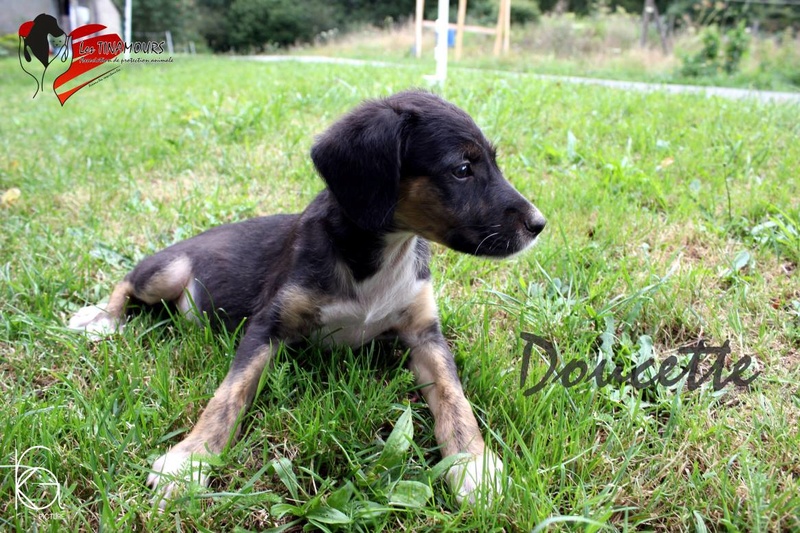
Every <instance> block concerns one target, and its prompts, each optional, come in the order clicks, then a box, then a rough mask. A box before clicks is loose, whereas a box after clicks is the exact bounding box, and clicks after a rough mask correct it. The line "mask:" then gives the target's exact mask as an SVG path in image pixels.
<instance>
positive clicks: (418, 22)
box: [414, 0, 425, 59]
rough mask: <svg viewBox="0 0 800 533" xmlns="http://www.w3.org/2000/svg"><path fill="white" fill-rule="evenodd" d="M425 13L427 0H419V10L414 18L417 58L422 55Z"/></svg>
mask: <svg viewBox="0 0 800 533" xmlns="http://www.w3.org/2000/svg"><path fill="white" fill-rule="evenodd" d="M424 15H425V0H417V12H416V17H415V18H414V52H415V53H416V54H417V59H419V58H420V57H422V17H423V16H424Z"/></svg>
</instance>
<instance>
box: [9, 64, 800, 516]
mask: <svg viewBox="0 0 800 533" xmlns="http://www.w3.org/2000/svg"><path fill="white" fill-rule="evenodd" d="M427 73H428V72H427V71H425V70H421V69H420V68H419V67H416V66H401V67H396V68H380V67H353V66H335V65H312V64H292V63H280V64H262V63H255V62H248V61H242V60H233V59H230V58H197V59H188V58H184V57H176V59H175V61H174V62H173V63H171V64H161V65H155V64H142V65H133V64H130V65H124V67H123V69H122V71H121V72H120V73H119V74H117V75H115V76H112V77H111V78H110V79H108V80H107V81H104V82H102V83H99V84H97V85H95V86H92V87H89V88H87V89H84V90H83V91H81V92H79V93H77V94H76V95H75V96H73V97H72V98H71V99H70V100H69V101H67V103H66V104H65V105H64V107H63V108H62V107H60V106H59V104H58V101H57V100H56V98H55V97H54V96H52V95H44V96H43V97H37V98H36V99H35V100H31V95H32V94H33V87H32V82H31V80H30V78H28V77H27V76H26V75H25V74H24V73H23V72H22V71H21V70H20V68H19V64H18V63H17V62H16V61H14V60H10V59H7V60H3V61H0V87H1V88H2V90H1V91H0V102H2V109H3V114H4V120H3V121H2V122H0V139H1V140H2V145H3V147H2V150H0V194H2V193H3V192H4V191H7V190H9V189H11V188H18V189H19V192H20V195H19V197H18V198H16V199H11V198H10V195H7V196H6V198H7V201H6V202H5V205H3V206H2V207H0V395H2V405H3V406H4V408H3V411H2V413H1V414H0V465H2V468H0V529H3V530H11V531H21V532H22V531H31V530H34V529H38V530H46V531H64V530H66V531H79V530H83V531H93V530H98V529H101V528H102V529H103V530H107V531H116V530H119V531H127V530H138V531H142V530H144V531H174V530H180V531H195V530H200V531H231V530H234V529H235V528H242V529H244V530H263V529H268V528H272V527H279V526H283V525H287V524H294V525H292V526H290V529H291V530H300V528H301V527H302V526H303V525H304V524H319V525H323V526H325V527H327V528H329V529H330V530H334V529H336V528H339V529H340V530H358V529H360V530H363V531H373V530H379V529H383V530H401V529H402V530H407V531H424V530H436V531H503V530H504V531H530V530H532V529H534V528H537V530H540V531H541V530H551V529H552V530H582V531H618V530H619V531H624V530H657V531H670V532H671V531H681V530H687V531H692V530H697V531H706V530H708V529H710V530H716V531H719V530H726V531H790V530H798V529H800V519H799V518H798V516H800V433H799V432H798V415H800V390H799V389H798V380H799V378H800V278H799V277H798V264H800V203H799V202H798V199H800V180H798V170H799V169H800V144H798V142H797V139H798V138H800V118H799V117H800V109H798V107H797V106H790V105H765V104H759V103H756V102H752V101H728V100H724V99H717V98H705V97H702V96H693V95H685V96H683V95H666V94H661V93H652V94H642V93H626V92H622V91H618V90H613V89H605V88H598V87H589V86H576V85H569V84H561V83H555V82H550V81H542V80H536V79H533V78H528V77H525V76H515V75H508V76H505V75H498V74H482V73H480V72H478V71H459V70H456V69H453V70H451V72H450V74H451V76H450V79H449V83H448V85H447V86H446V87H445V88H444V89H443V90H442V91H441V92H442V94H443V95H444V96H445V97H446V98H448V99H450V100H451V101H453V102H454V103H456V104H458V105H459V106H461V107H463V108H464V109H465V110H467V111H468V112H469V113H470V114H472V115H473V117H474V118H475V119H476V121H477V122H478V124H479V125H481V127H482V128H483V129H484V131H485V133H486V134H487V136H488V137H489V138H491V139H492V140H493V141H494V142H495V143H496V144H497V146H498V149H499V150H498V151H499V154H498V158H499V161H500V164H501V167H502V168H503V169H504V171H505V173H506V175H507V177H508V178H509V179H510V180H511V182H512V183H514V184H515V186H516V187H517V188H518V189H519V190H520V191H522V192H523V194H525V195H526V196H527V197H529V198H530V199H532V200H533V201H534V202H535V203H536V204H537V206H538V207H539V208H540V209H541V210H542V212H543V213H544V214H545V216H546V217H547V218H548V220H549V224H548V227H547V228H546V230H545V232H544V234H543V235H542V237H541V241H540V243H539V244H538V245H537V246H536V247H535V248H534V249H533V250H532V251H531V252H529V253H527V254H526V255H523V256H520V257H518V258H515V259H513V260H510V261H489V260H484V259H478V258H474V257H467V256H464V255H459V254H457V253H454V252H451V251H448V250H446V249H444V248H442V247H438V246H436V247H435V248H434V258H433V265H432V269H433V273H434V278H435V284H434V285H435V287H436V292H437V297H438V301H439V306H440V314H441V318H442V323H443V328H444V331H445V335H446V337H447V338H448V340H449V342H450V345H451V348H452V350H453V352H454V353H455V355H456V359H457V362H458V365H459V371H460V375H461V378H462V381H463V382H464V387H465V390H466V393H467V397H468V398H469V399H470V401H471V402H472V403H473V405H474V408H475V410H476V414H477V416H478V418H479V421H480V423H481V425H482V428H483V433H484V435H485V436H486V438H487V442H488V443H489V445H490V446H491V447H492V448H493V449H495V450H497V451H498V453H499V454H500V455H501V456H502V457H503V459H504V461H505V464H506V470H507V474H508V478H507V486H506V488H505V492H504V495H503V496H502V497H501V498H497V499H495V500H494V501H492V502H491V503H489V504H486V505H481V506H478V507H477V508H468V507H464V508H459V506H458V505H456V503H455V501H454V499H453V498H452V497H451V496H450V495H449V494H448V493H447V491H446V488H445V486H444V483H443V481H442V480H441V478H437V477H436V473H437V470H436V468H435V465H436V464H437V463H438V462H439V461H440V456H439V454H438V451H437V450H436V443H435V441H434V439H433V436H432V425H433V424H432V419H431V416H430V414H429V412H428V411H427V409H426V408H425V406H424V402H423V401H422V400H421V399H420V396H419V394H418V392H417V391H416V390H415V388H414V384H413V379H412V376H411V374H410V372H409V371H407V370H405V369H404V368H403V364H402V363H403V359H404V354H403V353H402V352H400V351H395V352H392V351H389V352H388V353H386V352H379V351H377V350H371V349H367V350H366V351H365V352H363V353H357V354H353V353H352V352H351V351H349V350H338V351H336V352H334V354H333V356H330V355H329V354H324V353H322V352H319V351H316V350H308V351H306V352H303V353H300V354H291V353H281V354H280V355H279V356H278V358H277V361H276V364H275V365H274V367H273V368H272V370H271V371H269V372H268V373H267V374H266V375H265V376H264V378H263V391H262V393H261V394H260V396H259V397H258V399H257V400H256V403H255V405H254V407H253V409H251V410H250V412H249V413H248V414H247V415H246V417H245V418H244V422H243V428H244V429H243V437H242V438H241V439H240V440H239V441H237V442H236V444H235V445H233V446H231V447H230V448H229V449H228V450H227V451H226V452H225V453H224V454H223V456H222V457H221V458H220V460H219V461H217V462H216V464H215V465H214V467H213V478H212V479H213V480H212V483H211V486H210V488H209V489H208V490H205V491H204V490H197V491H189V492H188V493H187V494H186V495H185V496H184V497H182V498H180V499H179V500H177V501H176V502H175V503H174V505H171V506H170V507H168V509H167V510H166V512H164V513H158V512H156V511H154V508H153V506H152V504H151V503H150V494H149V492H148V489H147V488H146V487H145V484H144V481H145V479H146V477H147V473H148V469H149V465H150V464H151V462H152V460H153V459H154V458H155V457H157V456H158V455H160V454H161V453H163V452H164V450H165V449H166V448H168V447H169V446H170V445H172V444H174V443H176V442H178V441H179V440H180V438H181V435H182V434H184V433H185V432H186V431H188V430H189V429H190V428H191V425H192V423H193V421H195V420H196V419H197V416H198V413H199V411H200V410H201V409H202V407H203V406H204V405H205V403H206V402H207V400H208V399H209V398H210V397H211V395H212V394H213V392H214V390H215V388H216V386H217V385H218V384H219V382H220V381H221V380H222V378H223V376H224V375H225V373H226V371H227V367H228V363H229V360H230V356H231V354H232V353H233V350H234V347H235V341H236V339H235V338H234V337H233V336H225V335H223V336H218V335H213V334H212V333H211V331H210V330H209V329H208V328H198V327H195V326H191V325H189V324H187V323H185V322H184V321H183V320H181V319H180V318H175V319H170V318H169V317H156V316H150V315H142V316H139V317H137V318H135V319H134V320H133V321H132V322H131V323H130V324H129V326H128V328H127V329H126V330H125V331H124V333H122V334H120V335H118V336H115V337H113V338H110V339H107V340H104V341H101V342H92V341H90V340H88V339H86V338H84V337H82V336H81V335H76V334H75V333H73V332H70V331H68V330H66V329H65V323H66V320H67V319H68V317H69V316H70V314H71V313H73V312H74V311H76V310H77V309H79V308H80V307H82V306H84V305H86V304H87V303H93V302H96V301H98V300H100V299H102V298H104V297H105V296H106V295H107V294H108V292H109V291H110V289H111V288H112V286H113V284H114V282H115V281H116V280H119V279H120V278H121V277H122V276H123V275H124V274H125V273H126V271H127V270H128V269H129V268H131V267H132V266H133V265H134V264H135V263H136V261H138V260H139V259H141V258H143V257H144V256H146V255H148V254H150V253H153V252H155V251H156V250H158V249H160V248H162V247H164V246H166V245H168V244H171V243H173V242H176V241H178V240H180V239H183V238H186V237H188V236H190V235H193V234H195V233H198V232H200V231H202V230H204V229H207V228H209V227H211V226H213V225H216V224H220V223H223V222H228V221H234V220H241V219H243V218H246V217H250V216H255V215H259V214H269V213H275V212H293V211H298V210H300V209H302V208H303V206H305V205H306V204H307V203H308V202H309V201H310V200H311V199H312V198H313V197H314V195H315V194H316V193H317V192H318V191H319V190H320V189H321V188H322V182H321V181H320V180H319V178H318V177H317V176H316V175H315V172H314V169H313V166H312V164H311V162H310V159H309V157H308V151H309V148H310V146H311V143H312V141H313V138H314V135H315V134H317V133H319V132H321V131H323V130H324V129H325V128H326V126H327V125H329V124H330V123H331V122H332V121H333V120H334V119H335V118H336V117H338V116H339V115H340V114H341V113H343V112H345V111H347V110H348V109H350V108H351V107H352V106H354V105H355V104H357V103H358V102H359V101H361V100H362V99H364V98H368V97H376V96H381V95H388V94H390V93H392V92H394V91H397V90H401V89H405V88H408V87H411V86H419V85H421V84H422V83H423V81H422V75H423V74H427ZM523 333H526V334H533V335H536V336H538V337H540V338H541V339H543V340H546V341H547V342H548V343H550V344H551V345H552V346H553V348H554V350H555V351H556V353H557V356H558V368H559V369H561V368H562V367H563V366H564V365H565V364H568V363H569V362H570V361H577V362H576V363H572V364H571V365H570V367H569V368H571V369H572V370H574V371H575V372H573V373H572V374H571V376H572V378H575V377H576V376H577V375H578V374H579V373H580V366H581V365H580V364H579V363H578V362H580V361H582V362H583V363H584V364H585V365H587V366H589V367H591V368H594V366H595V365H596V364H597V361H598V360H601V361H606V362H607V364H608V371H607V373H610V369H611V367H612V366H613V365H618V366H619V367H620V368H621V369H622V370H623V374H629V373H630V372H631V371H632V368H633V367H634V366H636V365H639V364H641V363H643V362H645V361H647V360H648V359H649V358H651V357H652V358H654V359H655V361H656V362H657V365H658V366H661V364H662V363H663V362H664V361H665V360H668V358H670V357H674V358H677V360H678V362H679V364H680V365H683V366H688V365H690V361H691V358H692V357H693V355H692V353H687V352H692V351H693V350H691V349H689V350H685V349H684V348H687V347H695V346H697V345H698V342H699V341H701V340H703V341H704V342H705V343H706V345H707V346H714V347H716V346H721V345H723V343H725V342H726V341H727V342H729V348H730V354H728V355H727V357H726V358H725V361H724V366H725V368H724V369H723V375H724V376H725V377H727V376H728V375H729V374H731V373H732V372H734V371H735V370H736V362H737V361H740V360H744V361H745V362H747V360H746V359H744V358H750V363H749V367H748V369H747V370H745V371H744V372H743V376H744V379H750V378H753V377H754V376H755V377H754V379H753V380H752V381H751V382H750V383H749V385H737V384H736V383H734V382H731V383H728V384H726V385H725V386H724V387H721V388H720V387H716V388H718V389H719V390H715V387H714V384H713V383H712V382H711V380H710V379H709V382H707V383H705V384H704V385H702V386H701V387H699V388H696V389H695V390H690V388H689V384H688V383H686V378H684V379H683V380H682V381H680V382H679V383H678V384H675V385H672V386H664V385H662V384H650V385H648V386H644V387H641V386H636V387H634V386H632V385H631V382H630V380H628V381H627V382H622V383H611V384H608V385H606V386H604V387H598V386H597V385H596V383H595V382H594V381H590V382H588V383H587V382H582V383H579V384H577V385H575V386H572V387H570V388H567V387H565V386H563V384H562V383H561V381H562V380H563V381H577V379H571V378H569V377H564V378H560V379H552V378H550V379H549V380H547V383H546V384H545V385H544V386H543V387H541V388H540V390H538V391H536V392H531V388H532V387H534V385H535V384H536V383H537V382H538V381H540V380H541V379H543V378H544V377H545V375H546V372H547V369H548V362H549V361H548V358H549V355H548V352H547V351H545V350H542V349H539V348H537V347H533V348H532V349H531V350H530V352H529V353H530V355H531V358H530V361H529V368H528V370H527V380H526V382H525V383H521V377H522V376H523V359H524V358H525V357H524V356H525V353H526V345H527V344H528V343H527V342H526V340H525V339H524V338H523V337H522V334H523ZM543 344H544V343H543ZM527 347H528V348H531V346H527ZM694 351H695V352H697V351H699V350H698V349H697V348H695V349H694ZM714 357H715V356H713V355H705V356H704V357H703V358H702V360H701V361H700V362H699V363H698V365H697V366H698V369H699V370H698V372H699V373H700V374H706V373H708V372H710V371H711V370H712V369H713V368H714V367H713V365H714ZM655 370H656V369H655V368H653V367H650V368H649V369H647V370H645V371H644V372H643V373H642V376H648V375H651V374H654V373H655ZM662 370H663V369H662ZM677 373H678V372H677V370H676V371H674V372H673V373H672V374H671V375H673V376H674V375H676V374H677ZM756 373H758V374H756ZM638 385H641V383H639V384H638ZM409 406H410V408H411V410H410V411H409V412H410V413H411V414H412V424H410V427H411V428H413V433H414V441H415V442H414V444H413V445H412V446H411V447H410V448H409V449H408V450H407V451H404V452H402V453H401V454H400V455H399V456H397V458H396V459H397V462H399V466H398V468H395V469H394V470H393V471H392V476H393V477H392V478H391V480H389V479H387V478H386V477H385V476H384V477H382V478H377V476H376V469H375V465H376V464H377V463H379V462H380V461H381V459H379V454H381V452H382V451H383V449H384V446H383V443H384V442H385V441H386V440H387V439H390V438H392V437H391V436H390V435H391V432H392V428H393V427H394V426H395V424H396V422H397V421H398V419H400V417H401V415H403V413H405V412H406V409H407V407H409ZM398 426H402V424H398ZM404 431H405V432H406V433H408V432H410V429H408V428H407V427H406V428H405V429H404ZM395 436H396V433H395ZM33 446H43V447H46V448H47V449H41V448H40V449H32V450H31V447H33ZM15 464H17V465H23V466H24V467H25V468H22V467H20V468H18V469H15V468H14V465H15ZM276 465H280V466H281V467H283V468H277V469H276V468H275V467H276ZM35 467H39V468H40V469H39V470H35V469H33V468H35ZM42 469H47V470H46V471H45V470H42ZM289 472H291V474H290V473H289ZM278 474H280V475H278ZM27 476H30V477H27ZM398 479H401V480H403V481H422V482H424V483H426V484H429V485H430V487H431V488H432V497H430V498H429V499H428V500H427V501H424V502H410V503H414V505H411V506H407V507H403V506H399V505H394V504H391V503H390V500H392V498H391V490H392V483H394V482H395V481H397V480H398ZM48 481H50V482H52V484H50V485H43V484H39V485H37V484H36V483H45V482H48ZM56 495H57V496H58V498H57V499H56V498H55V496H56ZM25 497H27V498H28V499H27V500H26V499H25ZM370 502H371V503H370ZM45 506H47V508H46V509H37V508H41V507H45ZM333 509H335V510H336V511H334V510H333ZM295 520H297V522H295ZM337 521H338V522H347V523H340V524H336V523H331V522H337ZM326 523H327V525H325V524H326Z"/></svg>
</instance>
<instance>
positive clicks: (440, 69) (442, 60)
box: [434, 0, 450, 83]
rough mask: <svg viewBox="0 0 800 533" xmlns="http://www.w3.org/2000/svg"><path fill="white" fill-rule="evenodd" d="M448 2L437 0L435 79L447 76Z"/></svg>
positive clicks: (441, 81)
mask: <svg viewBox="0 0 800 533" xmlns="http://www.w3.org/2000/svg"><path fill="white" fill-rule="evenodd" d="M449 17H450V2H448V0H439V17H438V18H437V19H436V52H435V54H434V57H435V58H436V77H435V78H436V81H438V82H439V83H444V80H445V78H447V30H448V28H449V25H450V20H449Z"/></svg>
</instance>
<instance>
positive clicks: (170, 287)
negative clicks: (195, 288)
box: [134, 255, 192, 305]
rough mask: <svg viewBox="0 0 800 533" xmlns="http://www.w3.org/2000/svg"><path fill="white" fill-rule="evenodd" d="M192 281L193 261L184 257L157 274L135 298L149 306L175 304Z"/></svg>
mask: <svg viewBox="0 0 800 533" xmlns="http://www.w3.org/2000/svg"><path fill="white" fill-rule="evenodd" d="M191 280H192V261H191V259H189V257H188V256H185V255H182V256H180V257H177V258H175V259H174V260H173V261H172V262H171V263H169V264H168V265H167V266H165V267H164V268H162V269H161V270H159V271H158V272H156V273H155V274H154V275H153V276H152V277H151V278H150V279H148V280H147V282H146V283H145V286H144V287H143V288H142V289H141V290H139V291H136V292H135V293H134V296H136V297H137V298H138V299H140V300H141V301H143V302H144V303H146V304H149V305H154V304H157V303H159V302H160V301H162V300H163V301H165V302H174V301H175V300H177V299H178V298H180V297H181V295H182V294H183V291H184V289H186V287H187V286H188V285H189V282H190V281H191Z"/></svg>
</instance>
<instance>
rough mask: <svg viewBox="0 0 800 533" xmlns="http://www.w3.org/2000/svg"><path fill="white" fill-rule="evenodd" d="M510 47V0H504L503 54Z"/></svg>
mask: <svg viewBox="0 0 800 533" xmlns="http://www.w3.org/2000/svg"><path fill="white" fill-rule="evenodd" d="M510 47H511V0H506V16H505V22H504V23H503V54H507V53H508V49H509V48H510Z"/></svg>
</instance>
